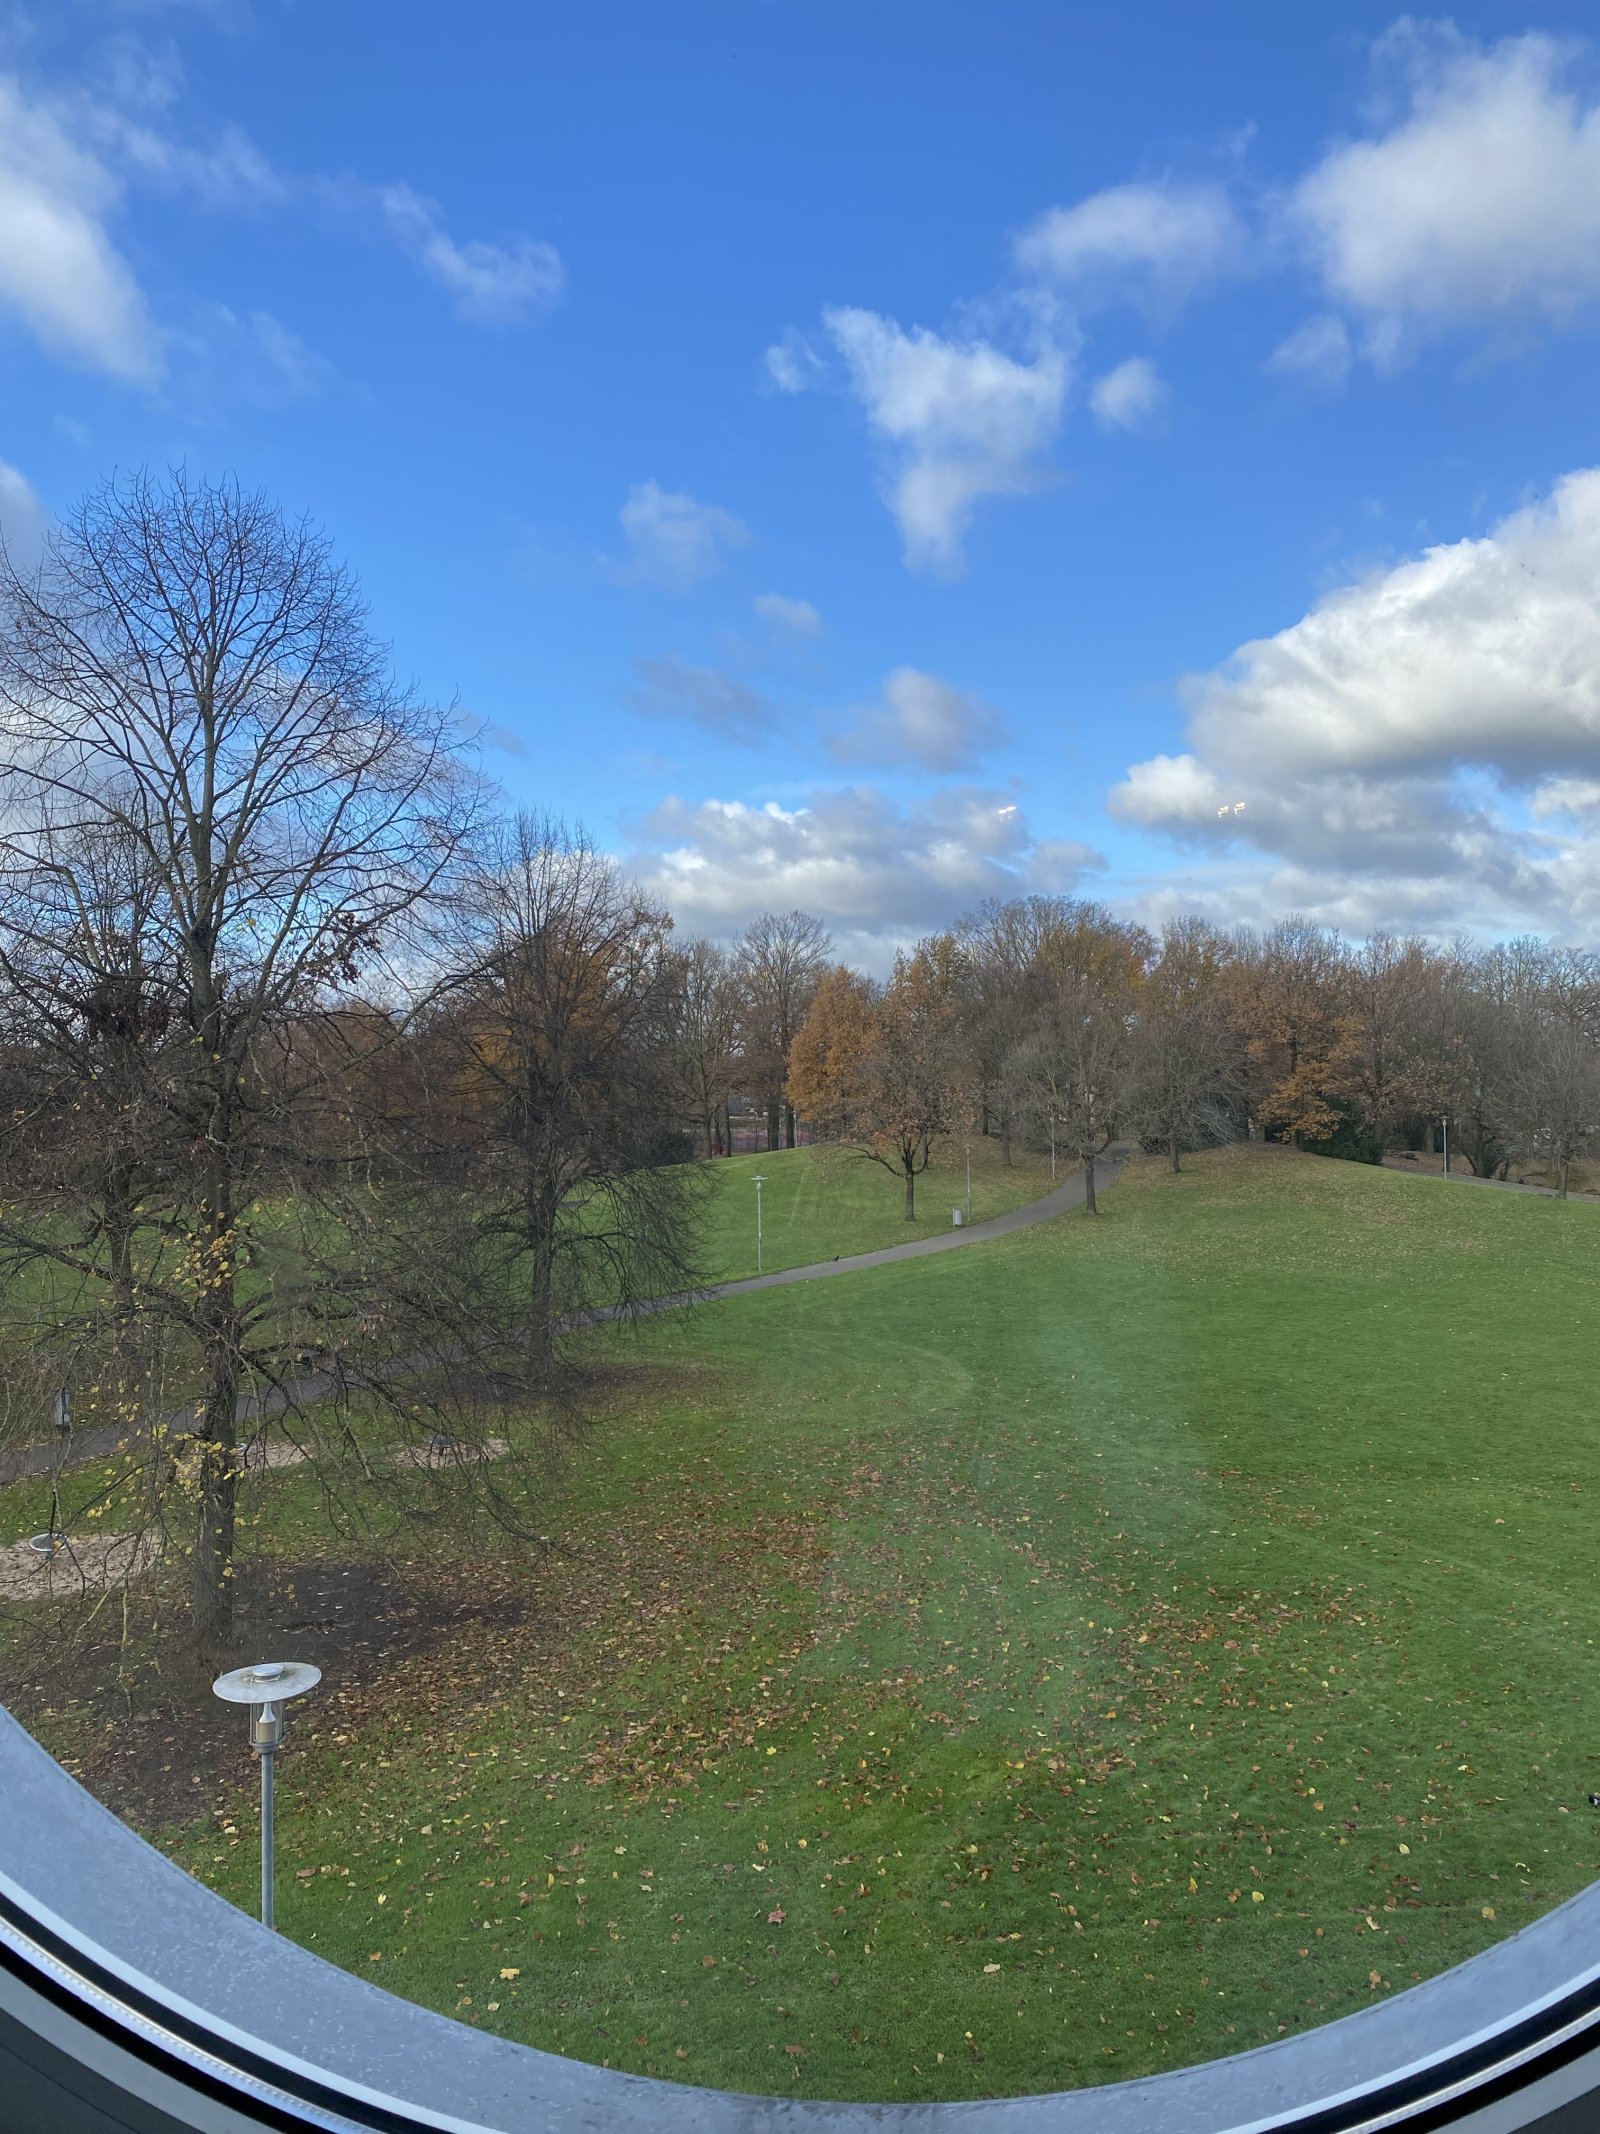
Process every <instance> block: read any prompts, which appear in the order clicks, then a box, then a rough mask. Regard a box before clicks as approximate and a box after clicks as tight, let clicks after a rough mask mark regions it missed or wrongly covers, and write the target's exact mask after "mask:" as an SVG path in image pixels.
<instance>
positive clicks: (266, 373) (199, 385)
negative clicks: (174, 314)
mask: <svg viewBox="0 0 1600 2134" xmlns="http://www.w3.org/2000/svg"><path fill="white" fill-rule="evenodd" d="M171 341H172V346H173V348H174V351H175V354H176V357H178V358H182V357H187V358H188V359H189V362H188V364H187V366H185V365H184V364H183V363H182V362H181V361H175V365H174V367H175V369H176V370H177V371H178V372H179V375H180V379H181V382H182V384H183V386H184V389H185V397H186V399H187V401H188V403H189V404H190V405H191V406H192V407H193V408H195V409H196V410H201V411H212V412H214V411H215V410H216V408H217V407H219V406H221V405H233V404H236V403H243V404H244V405H247V406H256V407H275V406H281V405H282V404H283V403H284V402H285V401H290V400H309V399H311V398H313V397H314V396H315V395H316V394H318V393H320V392H323V391H324V390H325V389H326V388H327V387H328V386H329V385H331V384H332V383H333V379H334V375H335V374H334V369H333V366H332V364H331V363H329V362H327V361H326V359H325V358H324V357H322V356H319V355H318V354H317V352H316V350H315V349H314V348H312V347H311V346H310V345H309V344H308V343H307V342H306V341H304V340H302V338H301V337H300V335H299V334H297V333H296V332H295V331H294V329H293V328H292V327H290V326H285V324H284V323H283V321H282V320H281V319H279V318H274V316H273V315H272V313H271V312H270V311H246V312H237V311H234V310H233V309H232V308H231V307H230V306H229V305H227V304H206V305H203V306H201V307H200V309H199V311H198V313H197V314H196V318H195V323H194V326H193V329H192V330H191V331H185V332H183V333H175V334H174V335H172V337H171Z"/></svg>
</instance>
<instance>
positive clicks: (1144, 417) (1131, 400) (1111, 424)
mask: <svg viewBox="0 0 1600 2134" xmlns="http://www.w3.org/2000/svg"><path fill="white" fill-rule="evenodd" d="M1166 398H1167V389H1166V387H1165V385H1163V384H1162V382H1161V374H1160V372H1159V371H1158V370H1157V369H1156V367H1155V365H1154V364H1153V363H1152V362H1151V361H1150V359H1149V357H1148V356H1130V357H1129V358H1128V360H1127V362H1126V363H1119V364H1118V365H1117V366H1116V368H1115V370H1108V371H1107V372H1106V374H1105V376H1104V377H1103V378H1096V380H1095V381H1094V384H1093V385H1092V386H1090V388H1089V405H1090V407H1091V408H1093V410H1094V414H1095V420H1096V421H1097V422H1098V423H1099V424H1100V426H1101V428H1102V429H1106V430H1142V429H1144V428H1146V427H1147V426H1148V425H1149V424H1150V423H1152V422H1153V421H1154V420H1155V418H1156V417H1157V416H1158V415H1159V414H1160V413H1161V410H1162V408H1163V407H1164V406H1165V404H1166Z"/></svg>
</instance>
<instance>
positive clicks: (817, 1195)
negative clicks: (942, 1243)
mask: <svg viewBox="0 0 1600 2134" xmlns="http://www.w3.org/2000/svg"><path fill="white" fill-rule="evenodd" d="M971 1146H972V1220H973V1222H975V1223H981V1222H986V1221H987V1220H988V1218H989V1217H990V1216H992V1215H1003V1214H1005V1213H1006V1211H1007V1210H1008V1209H1010V1208H1015V1207H1018V1206H1020V1205H1021V1204H1022V1203H1023V1202H1024V1201H1029V1200H1037V1199H1038V1198H1039V1197H1040V1195H1041V1194H1044V1193H1048V1192H1049V1191H1050V1159H1049V1157H1048V1156H1041V1155H1038V1154H1037V1153H1035V1152H1033V1151H1031V1150H1026V1149H1024V1148H1022V1147H1021V1146H1020V1144H1019V1145H1017V1146H1015V1147H1014V1149H1013V1161H1012V1163H1011V1164H1010V1165H1009V1166H1007V1165H1005V1164H1003V1163H1002V1162H1001V1160H1000V1144H999V1142H998V1141H996V1140H992V1139H985V1138H984V1137H983V1136H981V1135H980V1136H976V1137H975V1138H974V1139H973V1142H972V1145H971ZM1071 1168H1072V1166H1071V1164H1070V1163H1067V1162H1063V1164H1062V1165H1061V1166H1060V1170H1059V1176H1060V1177H1061V1178H1066V1177H1067V1176H1068V1174H1069V1172H1070V1170H1071ZM758 1175H759V1176H760V1177H761V1178H762V1179H763V1181H764V1183H763V1185H762V1188H761V1203H762V1212H761V1220H762V1239H763V1249H762V1264H763V1265H764V1266H765V1268H766V1270H767V1272H768V1273H769V1274H771V1273H773V1272H775V1271H776V1270H777V1269H778V1268H781V1267H806V1266H809V1265H810V1264H811V1263H812V1262H813V1261H817V1260H831V1259H832V1258H833V1257H834V1255H835V1253H838V1254H840V1255H845V1254H848V1253H852V1252H875V1251H877V1250H878V1248H879V1247H880V1246H883V1245H899V1244H903V1243H904V1242H905V1240H906V1239H907V1238H913V1237H930V1236H932V1235H933V1234H934V1233H935V1232H940V1231H946V1230H948V1229H949V1228H950V1227H951V1224H950V1212H951V1210H952V1209H953V1208H957V1207H959V1208H961V1209H962V1211H963V1214H964V1213H965V1210H966V1194H967V1178H966V1145H965V1144H964V1143H962V1142H959V1141H956V1142H941V1143H939V1144H937V1145H936V1147H935V1149H934V1156H933V1161H932V1163H931V1164H930V1165H929V1167H928V1169H927V1170H926V1171H925V1172H924V1173H923V1174H922V1175H921V1177H919V1178H918V1180H917V1192H916V1202H917V1220H916V1221H915V1222H914V1223H908V1222H907V1221H906V1219H905V1187H904V1185H903V1183H902V1182H901V1180H900V1178H899V1176H898V1174H896V1173H891V1172H889V1171H886V1170H885V1169H884V1168H883V1166H882V1165H881V1164H877V1163H871V1162H864V1161H863V1160H862V1159H861V1158H860V1157H859V1156H857V1155H855V1154H853V1153H852V1152H851V1151H849V1150H847V1149H839V1148H832V1147H828V1146H826V1145H819V1146H817V1147H813V1148H803V1149H774V1150H771V1151H770V1152H769V1153H767V1154H766V1155H761V1156H730V1157H726V1158H724V1159H723V1160H722V1161H720V1162H718V1163H714V1164H712V1166H711V1171H710V1176H711V1182H712V1187H713V1190H712V1193H711V1195H710V1199H709V1201H708V1205H707V1210H706V1217H705V1233H704V1235H705V1243H704V1259H705V1268H706V1276H707V1279H708V1280H710V1281H716V1282H728V1281H736V1280H738V1279H739V1278H740V1277H742V1276H744V1275H752V1274H754V1273H755V1271H756V1189H755V1179H756V1177H757V1176H758Z"/></svg>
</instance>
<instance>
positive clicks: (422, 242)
mask: <svg viewBox="0 0 1600 2134" xmlns="http://www.w3.org/2000/svg"><path fill="white" fill-rule="evenodd" d="M377 199H378V204H379V206H380V208H381V209H382V212H383V214H384V217H385V219H386V220H387V222H388V225H389V227H390V229H391V230H392V231H393V232H394V234H395V235H396V236H397V237H398V238H399V239H400V241H401V243H402V244H403V245H404V246H405V247H406V249H407V251H409V252H410V253H411V255H412V257H413V258H414V259H415V260H416V262H417V264H418V265H419V266H420V267H421V268H422V270H423V272H424V273H425V274H429V275H431V276H432V277H433V279H434V280H435V281H436V282H438V283H439V284H440V285H441V287H443V288H445V289H448V290H449V292H450V294H451V295H452V296H453V297H454V298H455V302H456V309H457V310H458V311H459V312H460V314H461V316H462V317H463V318H465V319H470V320H471V321H472V322H473V323H474V324H475V325H480V326H506V325H515V324H516V323H518V321H520V320H521V319H523V318H525V317H526V316H527V315H528V314H529V312H531V311H535V310H542V309H544V308H545V307H547V306H548V305H551V304H553V303H555V302H556V301H557V299H558V298H559V297H560V295H561V293H562V290H563V288H564V287H565V284H566V272H565V269H564V268H563V266H562V264H561V255H560V254H559V253H558V252H557V251H556V249H555V247H554V246H553V245H548V244H545V243H543V242H542V241H541V240H539V239H538V238H533V237H516V238H512V239H509V240H508V241H507V242H506V243H505V244H488V243H485V242H484V241H483V239H481V238H476V237H474V238H469V239H468V240H467V241H466V242H465V243H459V242H458V241H457V240H456V239H455V238H453V237H452V236H450V234H449V233H448V231H447V230H446V229H445V226H444V215H443V213H442V211H441V210H440V208H439V206H438V205H437V203H436V202H434V201H432V200H427V199H424V197H423V196H422V194H420V193H418V192H415V191H413V189H412V188H411V187H410V186H409V185H403V184H401V185H385V186H382V187H380V188H379V189H378V193H377Z"/></svg>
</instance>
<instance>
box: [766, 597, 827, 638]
mask: <svg viewBox="0 0 1600 2134" xmlns="http://www.w3.org/2000/svg"><path fill="white" fill-rule="evenodd" d="M750 605H751V607H752V608H753V609H754V610H755V612H756V613H757V614H758V615H759V616H760V617H761V620H762V621H763V622H764V623H769V624H770V625H771V626H772V628H773V629H774V630H782V631H784V632H786V633H787V634H788V635H789V636H791V637H820V636H821V635H822V617H821V616H820V615H819V614H818V613H817V611H816V609H815V608H814V607H813V606H812V605H811V603H810V601H809V600H791V599H790V598H789V597H788V595H787V594H784V593H757V595H756V596H755V598H754V599H753V600H752V601H751V603H750Z"/></svg>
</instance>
